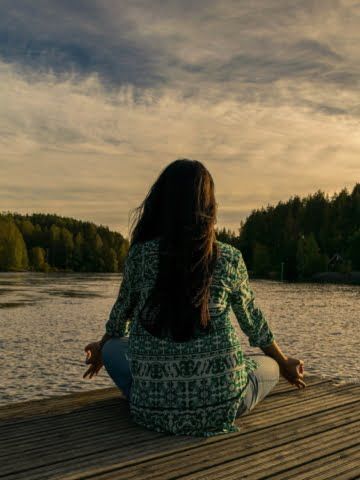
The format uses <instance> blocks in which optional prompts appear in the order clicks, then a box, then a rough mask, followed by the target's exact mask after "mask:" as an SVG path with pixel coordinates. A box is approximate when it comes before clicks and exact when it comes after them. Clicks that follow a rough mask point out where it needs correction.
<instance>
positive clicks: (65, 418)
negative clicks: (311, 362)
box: [0, 376, 360, 480]
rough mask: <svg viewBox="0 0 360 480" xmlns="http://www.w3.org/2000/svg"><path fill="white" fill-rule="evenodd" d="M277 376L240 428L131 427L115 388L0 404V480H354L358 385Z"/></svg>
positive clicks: (358, 448) (359, 447)
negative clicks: (210, 433) (201, 431)
mask: <svg viewBox="0 0 360 480" xmlns="http://www.w3.org/2000/svg"><path fill="white" fill-rule="evenodd" d="M306 380H307V384H308V387H307V388H306V389H305V390H297V389H295V388H294V387H291V386H290V385H288V384H287V383H286V382H285V381H282V382H281V383H280V384H279V385H278V386H277V387H276V388H275V389H274V391H273V392H272V393H271V394H270V395H269V396H268V397H267V398H266V399H265V400H263V402H261V403H260V404H259V405H258V406H257V407H256V408H255V409H254V410H253V412H251V414H250V415H248V416H245V417H243V418H241V419H239V420H238V421H237V423H238V424H239V425H241V426H242V431H241V432H239V433H231V434H227V435H219V436H217V437H210V438H206V439H205V438H194V437H185V436H171V435H163V434H160V433H154V432H151V431H148V430H146V429H143V428H141V427H139V426H137V425H135V424H134V423H133V422H132V421H131V419H130V418H129V409H128V405H127V403H126V402H125V401H124V400H123V399H122V398H121V395H120V393H119V392H118V390H116V389H115V388H107V389H102V390H95V391H91V392H83V393H76V394H71V395H66V396H63V397H57V398H50V399H48V400H39V401H31V402H22V403H18V404H12V405H11V404H10V405H6V406H3V407H0V432H1V435H0V479H1V480H2V479H27V480H40V479H63V480H79V479H90V478H91V479H95V480H105V479H126V480H135V479H136V480H145V479H147V480H152V479H158V480H160V479H161V480H169V479H184V480H190V479H191V480H215V479H217V480H225V479H226V480H230V479H231V480H238V479H245V478H246V479H261V478H262V479H265V478H266V479H284V480H288V479H304V480H305V479H312V480H313V479H315V480H321V479H359V478H360V408H359V407H360V385H359V384H348V385H338V384H336V383H335V382H332V381H330V380H325V379H320V378H317V377H310V376H309V377H307V379H306Z"/></svg>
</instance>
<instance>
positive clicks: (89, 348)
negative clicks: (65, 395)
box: [83, 342, 103, 378]
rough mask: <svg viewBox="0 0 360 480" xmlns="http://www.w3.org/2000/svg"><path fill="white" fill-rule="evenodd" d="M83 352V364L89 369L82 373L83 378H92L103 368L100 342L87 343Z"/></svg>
mask: <svg viewBox="0 0 360 480" xmlns="http://www.w3.org/2000/svg"><path fill="white" fill-rule="evenodd" d="M84 350H85V352H86V355H87V356H86V360H85V363H86V364H90V367H89V368H88V369H87V370H86V372H85V373H84V375H83V378H86V377H89V378H92V377H93V376H94V375H97V374H98V373H99V371H100V370H101V367H102V366H103V360H102V355H101V345H100V342H92V343H89V344H88V345H86V347H85V349H84Z"/></svg>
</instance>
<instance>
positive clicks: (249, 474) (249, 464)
mask: <svg viewBox="0 0 360 480" xmlns="http://www.w3.org/2000/svg"><path fill="white" fill-rule="evenodd" d="M359 433H360V424H359V422H358V429H357V431H356V432H355V433H354V432H353V426H352V425H350V426H341V427H340V428H335V429H332V430H331V431H330V432H326V433H325V434H323V433H321V434H315V435H313V436H311V437H307V438H305V439H301V440H295V441H293V442H291V443H290V444H289V445H281V446H280V447H275V448H270V449H267V450H265V451H264V452H259V453H258V454H257V455H256V461H254V459H253V458H251V456H248V457H245V458H239V459H233V460H231V461H227V459H225V460H224V461H223V462H222V463H221V464H218V465H216V466H211V468H210V467H207V468H206V469H203V470H201V471H199V472H196V473H192V474H191V475H190V476H188V475H185V476H184V475H178V476H172V477H170V478H173V479H174V478H182V479H184V480H185V479H186V480H190V478H191V480H203V479H205V478H206V479H207V480H215V479H218V478H221V480H235V479H239V478H241V479H246V478H252V479H254V478H269V476H270V474H271V475H272V476H273V478H276V474H277V473H279V472H282V471H284V470H287V469H289V468H291V467H294V466H297V465H299V464H301V463H305V462H309V461H312V460H315V459H318V458H321V457H323V456H326V455H329V454H330V453H336V452H339V451H341V450H343V449H345V448H351V447H356V446H357V445H358V438H359ZM106 478H107V479H110V478H118V479H121V478H123V479H125V478H126V477H122V476H121V475H120V476H119V475H116V476H113V477H111V476H107V477H106ZM137 478H138V479H139V480H140V479H141V480H142V479H143V477H142V476H141V475H139V476H138V477H137ZM313 478H314V477H313ZM100 479H101V477H98V478H97V480H100ZM101 480H103V479H101ZM126 480H128V479H126Z"/></svg>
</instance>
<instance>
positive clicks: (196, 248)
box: [84, 159, 305, 436]
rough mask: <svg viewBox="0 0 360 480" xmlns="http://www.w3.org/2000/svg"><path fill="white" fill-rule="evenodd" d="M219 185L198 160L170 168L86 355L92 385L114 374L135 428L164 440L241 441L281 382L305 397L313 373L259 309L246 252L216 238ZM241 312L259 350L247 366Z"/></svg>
mask: <svg viewBox="0 0 360 480" xmlns="http://www.w3.org/2000/svg"><path fill="white" fill-rule="evenodd" d="M216 210H217V204H216V201H215V196H214V183H213V179H212V177H211V175H210V173H209V172H208V170H207V169H206V168H205V167H204V165H203V164H202V163H200V162H198V161H196V160H187V159H180V160H176V161H174V162H172V163H171V164H170V165H168V166H167V167H166V168H165V169H164V170H163V171H162V173H161V174H160V176H159V178H158V179H157V181H156V182H155V183H154V185H153V186H152V188H151V189H150V191H149V193H148V194H147V196H146V198H145V200H144V201H143V203H142V204H141V205H140V206H139V207H138V208H137V209H136V216H135V219H134V221H133V223H132V228H131V242H130V248H129V252H128V255H127V257H126V261H125V265H124V274H123V281H122V283H121V287H120V290H119V294H118V298H117V300H116V302H115V304H114V306H113V308H112V310H111V312H110V316H109V319H108V321H107V323H106V333H105V335H104V336H103V338H102V339H101V340H100V341H99V342H94V343H91V344H89V345H87V346H86V347H85V351H86V352H87V354H88V358H87V360H86V362H87V363H89V364H90V367H89V368H88V370H87V371H86V372H85V374H84V378H86V377H89V378H92V376H93V375H96V374H97V373H98V372H99V371H100V369H101V367H102V365H103V364H104V366H105V368H106V370H107V372H108V374H109V375H110V377H111V378H112V379H113V381H114V382H115V384H116V385H117V386H118V387H119V388H120V389H121V390H122V392H123V393H124V394H125V395H126V397H127V398H128V399H129V402H130V412H131V416H132V418H133V419H134V420H135V422H137V423H138V424H140V425H143V426H144V427H147V428H149V429H152V430H155V431H158V432H168V433H173V434H186V435H196V436H211V435H217V434H221V433H226V432H232V431H237V430H238V427H237V426H236V425H235V424H234V421H235V419H236V418H237V417H239V416H241V415H244V414H246V413H248V412H250V411H251V410H252V409H253V408H254V406H255V405H256V404H257V403H258V402H259V401H260V400H262V399H263V398H264V397H265V396H266V395H267V394H268V393H269V392H270V391H271V390H272V388H273V387H274V386H275V385H276V383H277V382H278V380H279V372H280V373H281V374H282V375H283V376H284V377H285V378H286V379H287V380H288V381H289V382H290V383H292V384H293V385H295V386H296V387H298V388H302V387H305V383H304V381H303V377H304V372H303V367H304V363H303V362H302V361H301V360H297V359H294V358H290V357H287V356H286V355H284V354H283V353H282V351H281V350H280V348H279V346H278V345H277V344H276V342H275V340H274V335H273V333H272V331H271V329H270V326H269V324H268V323H267V321H266V319H265V317H264V315H263V314H262V312H261V311H260V310H259V309H258V308H256V307H255V305H254V296H253V292H252V290H251V289H250V287H249V281H248V274H247V270H246V266H245V263H244V261H243V258H242V255H241V253H240V251H239V250H238V249H236V248H235V247H232V246H230V245H227V244H225V243H223V242H220V241H217V240H216V238H215V223H216ZM230 308H232V309H233V311H234V313H235V315H236V318H237V320H238V322H239V325H240V327H241V329H242V330H243V331H244V332H245V334H246V335H247V336H248V338H249V343H250V345H251V346H255V347H260V348H261V349H262V351H263V352H264V353H265V355H261V354H260V355H255V356H245V355H244V353H243V350H242V348H241V345H240V341H239V338H238V335H237V333H236V330H235V328H234V326H233V325H232V323H231V320H230V318H229V311H230Z"/></svg>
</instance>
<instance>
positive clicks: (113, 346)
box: [102, 337, 132, 398]
mask: <svg viewBox="0 0 360 480" xmlns="http://www.w3.org/2000/svg"><path fill="white" fill-rule="evenodd" d="M128 341H129V337H113V338H110V340H107V341H106V343H105V344H104V346H103V348H102V359H103V363H104V367H105V369H106V371H107V373H108V374H109V376H110V377H111V378H112V380H113V382H114V383H115V385H116V386H117V387H118V388H119V389H120V390H121V391H122V392H123V393H124V394H125V395H126V397H127V398H129V397H130V390H131V383H132V376H131V371H130V367H129V361H128V357H127V352H128Z"/></svg>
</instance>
